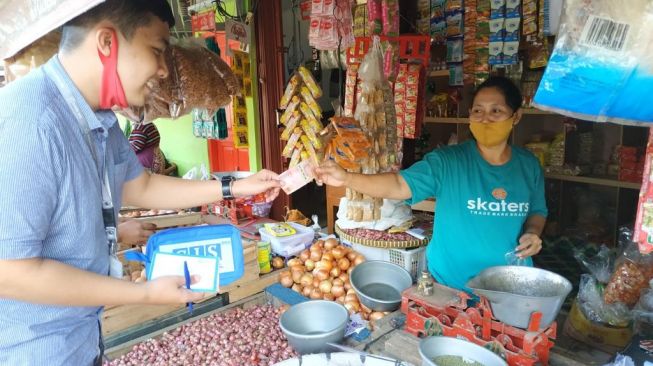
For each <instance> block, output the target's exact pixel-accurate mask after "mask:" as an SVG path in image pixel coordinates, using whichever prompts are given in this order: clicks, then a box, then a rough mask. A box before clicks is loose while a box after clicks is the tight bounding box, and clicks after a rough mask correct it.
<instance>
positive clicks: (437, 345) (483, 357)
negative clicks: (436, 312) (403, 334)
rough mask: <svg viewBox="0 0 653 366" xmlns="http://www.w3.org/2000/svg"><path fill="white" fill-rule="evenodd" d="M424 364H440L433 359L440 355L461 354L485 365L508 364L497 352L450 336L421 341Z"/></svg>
mask: <svg viewBox="0 0 653 366" xmlns="http://www.w3.org/2000/svg"><path fill="white" fill-rule="evenodd" d="M419 355H420V356H422V365H423V366H440V365H439V364H437V363H436V362H435V361H434V360H433V359H434V358H436V357H438V356H459V357H462V358H463V360H464V361H466V362H467V363H469V364H473V363H474V362H478V363H480V364H482V365H483V366H508V364H507V363H506V361H504V360H503V359H502V358H501V357H499V356H498V355H497V354H496V353H494V352H492V351H490V350H488V349H486V348H483V347H481V346H479V345H476V344H474V343H472V342H469V341H466V340H462V339H458V338H450V337H428V338H424V339H422V341H421V342H420V343H419Z"/></svg>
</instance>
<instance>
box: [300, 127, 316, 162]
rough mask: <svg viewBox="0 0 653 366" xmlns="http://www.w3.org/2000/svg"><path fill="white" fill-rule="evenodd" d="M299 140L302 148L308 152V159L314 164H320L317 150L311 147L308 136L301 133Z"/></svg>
mask: <svg viewBox="0 0 653 366" xmlns="http://www.w3.org/2000/svg"><path fill="white" fill-rule="evenodd" d="M300 141H301V143H302V145H304V149H306V151H307V152H308V156H309V160H310V161H311V162H312V163H313V164H315V165H316V166H318V165H320V158H319V157H318V156H317V151H315V148H314V147H313V144H312V143H311V141H310V140H309V139H308V136H306V135H302V136H301V137H300Z"/></svg>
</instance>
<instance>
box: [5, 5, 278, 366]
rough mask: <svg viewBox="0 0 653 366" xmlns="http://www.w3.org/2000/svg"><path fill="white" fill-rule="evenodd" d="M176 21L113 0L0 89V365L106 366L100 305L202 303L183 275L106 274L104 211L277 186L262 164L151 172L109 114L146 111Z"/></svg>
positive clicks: (195, 202)
mask: <svg viewBox="0 0 653 366" xmlns="http://www.w3.org/2000/svg"><path fill="white" fill-rule="evenodd" d="M173 24H174V17H173V15H172V11H171V10H170V7H169V5H168V3H167V2H166V1H165V0H108V1H106V2H104V3H102V4H101V5H99V6H98V7H97V8H94V9H92V10H91V11H89V12H87V13H85V14H83V15H81V16H79V17H78V18H75V19H73V20H72V21H71V22H70V23H68V24H66V25H65V26H64V28H63V38H62V43H61V47H60V52H59V54H58V55H57V56H55V57H53V58H52V59H51V60H50V61H48V62H47V64H45V65H44V66H43V67H41V68H38V69H36V70H34V71H32V72H31V73H30V74H29V75H27V76H26V77H24V78H22V79H20V80H18V81H15V82H13V83H10V84H9V85H8V86H6V87H4V88H2V89H0V157H1V158H0V365H12V366H15V365H91V364H99V363H101V359H100V357H101V341H100V329H99V313H100V312H101V310H102V306H103V305H114V304H137V303H145V304H170V303H186V302H190V301H196V300H198V299H200V298H201V297H202V295H201V294H196V293H192V292H190V291H188V290H186V289H185V288H184V278H183V277H166V278H160V279H157V280H154V281H151V282H147V283H145V284H137V283H131V282H129V281H123V280H121V279H116V278H112V277H110V276H109V272H110V263H111V255H110V246H109V240H108V238H110V236H109V235H107V232H106V230H105V226H106V225H105V220H104V219H103V205H104V207H105V208H106V205H107V204H108V205H111V203H112V205H113V213H114V214H115V213H117V211H118V209H119V207H121V203H123V202H124V203H125V204H127V205H130V206H137V207H147V208H161V209H163V208H186V207H193V206H199V205H202V204H205V203H208V202H214V201H217V200H220V199H221V198H222V197H223V196H224V195H233V196H248V195H252V194H258V193H261V192H266V193H268V197H269V198H270V199H273V198H274V197H275V196H276V194H277V193H278V190H279V183H278V180H277V175H276V174H275V173H273V172H270V171H265V170H264V171H261V172H259V173H257V174H255V175H253V176H251V177H250V178H248V179H243V180H239V181H236V182H234V183H233V184H232V185H226V186H225V184H224V183H222V182H219V181H206V182H199V181H184V180H181V179H176V178H171V177H164V176H158V175H150V174H147V173H145V172H143V169H142V167H141V165H140V163H139V161H138V159H137V158H136V156H135V155H134V153H133V152H132V150H131V149H130V147H129V144H128V142H127V140H126V138H125V137H124V135H123V134H122V132H121V131H120V129H119V127H118V124H117V123H116V117H115V115H114V114H113V113H112V112H111V111H110V108H111V107H113V106H115V105H118V106H121V107H126V106H127V105H135V106H142V105H143V104H144V101H145V98H146V95H147V91H148V89H147V87H146V86H145V83H146V82H147V81H148V80H149V79H150V78H155V77H159V78H163V77H166V76H167V74H168V70H167V68H166V64H165V61H164V58H163V53H164V51H165V49H166V47H167V45H168V38H169V27H171V26H173ZM105 172H106V174H105ZM103 182H106V184H103ZM107 186H108V187H109V188H110V189H108V191H109V194H108V195H107V194H106V192H105V191H106V190H107V189H103V188H104V187H107ZM106 197H110V198H109V199H106ZM108 212H111V210H108ZM104 213H105V214H106V213H107V211H106V210H104ZM105 216H106V215H105Z"/></svg>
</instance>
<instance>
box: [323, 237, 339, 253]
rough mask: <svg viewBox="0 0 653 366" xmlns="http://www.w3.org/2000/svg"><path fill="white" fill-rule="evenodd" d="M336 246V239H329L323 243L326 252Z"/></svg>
mask: <svg viewBox="0 0 653 366" xmlns="http://www.w3.org/2000/svg"><path fill="white" fill-rule="evenodd" d="M336 246H338V240H337V239H334V238H329V239H327V240H325V241H324V248H325V249H326V250H331V249H333V248H335V247H336Z"/></svg>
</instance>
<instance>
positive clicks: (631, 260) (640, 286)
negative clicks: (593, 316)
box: [603, 241, 653, 306]
mask: <svg viewBox="0 0 653 366" xmlns="http://www.w3.org/2000/svg"><path fill="white" fill-rule="evenodd" d="M652 278H653V255H650V254H649V255H643V254H641V253H640V252H639V250H638V248H637V244H636V243H633V242H631V241H628V243H627V244H626V246H625V249H624V251H623V254H622V255H621V257H620V258H619V259H618V260H617V263H616V267H615V271H614V273H613V274H612V277H611V278H610V282H608V284H607V286H606V287H605V291H604V295H603V298H604V299H605V302H606V303H608V304H612V303H615V302H623V303H625V304H626V305H628V306H633V305H635V304H636V303H637V301H638V300H639V296H640V294H641V292H642V290H644V289H645V288H647V287H648V284H649V281H650V280H651V279H652Z"/></svg>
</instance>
